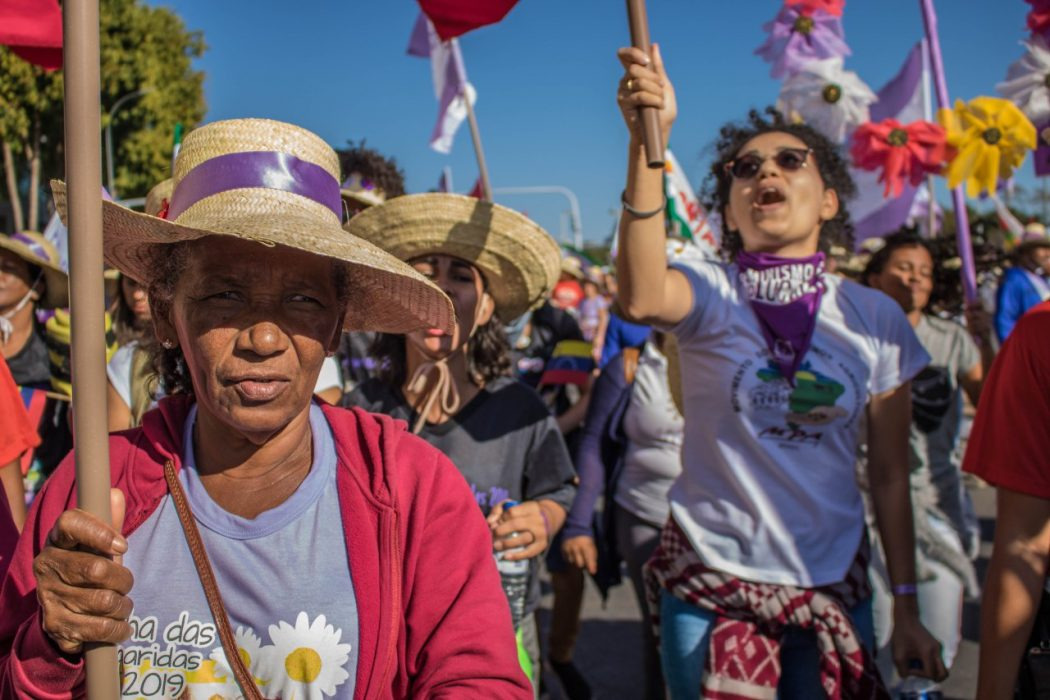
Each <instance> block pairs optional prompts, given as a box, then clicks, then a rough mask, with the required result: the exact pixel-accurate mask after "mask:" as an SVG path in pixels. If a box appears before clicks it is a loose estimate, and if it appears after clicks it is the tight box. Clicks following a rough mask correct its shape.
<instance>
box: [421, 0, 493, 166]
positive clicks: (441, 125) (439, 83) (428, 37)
mask: <svg viewBox="0 0 1050 700" xmlns="http://www.w3.org/2000/svg"><path fill="white" fill-rule="evenodd" d="M408 54H409V55H410V56H420V57H427V56H429V57H430V70H431V72H432V74H433V79H434V96H435V97H437V100H438V105H439V106H438V118H437V123H436V124H435V125H434V131H433V132H432V133H431V135H430V147H431V148H433V149H434V150H435V151H437V152H438V153H449V152H451V151H452V139H453V137H454V136H455V135H456V130H457V129H458V128H459V125H460V124H462V123H463V120H464V119H466V118H467V104H466V99H469V100H470V104H472V105H473V104H474V103H475V101H476V100H477V95H476V94H475V92H474V86H473V85H471V84H470V83H469V82H467V70H466V68H465V66H464V65H463V55H462V54H461V53H460V52H459V43H458V42H457V41H456V40H455V39H452V40H450V41H441V38H440V37H438V35H437V32H436V31H434V25H433V24H431V22H430V20H428V19H427V17H426V15H424V14H423V13H422V12H420V13H419V18H418V19H417V20H416V24H415V26H414V27H413V28H412V36H411V37H410V38H409V41H408Z"/></svg>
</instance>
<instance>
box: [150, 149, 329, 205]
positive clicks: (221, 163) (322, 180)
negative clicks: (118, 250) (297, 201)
mask: <svg viewBox="0 0 1050 700" xmlns="http://www.w3.org/2000/svg"><path fill="white" fill-rule="evenodd" d="M248 187H263V188H266V189H270V190H280V191H281V192H291V193H292V194H297V195H299V196H301V197H306V198H307V199H311V200H313V201H315V202H317V203H318V204H323V205H324V206H326V207H328V208H329V209H331V210H332V212H333V213H334V214H335V215H336V216H337V217H340V218H341V217H342V215H343V205H342V199H341V198H340V196H339V180H337V179H336V178H334V177H332V174H331V173H330V172H328V171H327V170H325V169H324V168H322V167H321V166H320V165H317V164H316V163H310V162H309V161H305V160H302V159H301V158H296V157H295V156H293V155H291V154H288V153H279V152H276V151H246V152H243V153H227V154H225V155H221V156H216V157H214V158H209V159H208V160H206V161H204V162H203V163H201V164H200V165H198V166H197V167H195V168H194V169H193V170H191V171H189V172H188V173H186V176H185V177H183V178H182V179H181V180H179V182H178V184H177V185H176V186H175V191H174V192H172V194H171V201H170V202H169V204H168V214H167V218H168V219H169V220H174V219H176V218H178V217H179V215H180V214H182V213H183V212H184V211H186V210H187V209H189V208H190V207H192V206H193V205H194V204H196V203H197V202H199V201H201V200H202V199H204V198H205V197H211V196H212V195H216V194H221V193H222V192H229V191H230V190H239V189H244V188H248Z"/></svg>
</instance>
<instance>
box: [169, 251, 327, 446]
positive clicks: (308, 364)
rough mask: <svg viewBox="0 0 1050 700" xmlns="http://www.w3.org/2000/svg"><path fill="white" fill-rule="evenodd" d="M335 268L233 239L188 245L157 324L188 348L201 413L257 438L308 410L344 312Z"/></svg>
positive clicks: (311, 257) (184, 349) (293, 253)
mask: <svg viewBox="0 0 1050 700" xmlns="http://www.w3.org/2000/svg"><path fill="white" fill-rule="evenodd" d="M334 264H335V263H333V261H331V260H328V259H326V258H322V257H320V256H316V255H311V254H309V253H305V252H302V251H299V250H294V249H291V248H285V247H282V246H276V247H273V248H268V247H264V246H261V245H259V244H258V243H253V242H250V241H243V240H239V239H236V238H228V237H219V236H214V237H208V238H204V239H201V240H199V241H194V242H193V243H191V244H190V249H189V260H188V262H187V264H186V267H185V270H184V271H183V272H182V273H181V275H180V276H179V279H178V281H177V282H176V285H175V294H174V298H173V300H172V303H171V308H170V309H167V308H165V309H164V310H163V313H162V312H161V310H159V309H156V308H155V311H157V313H156V314H155V316H154V324H155V327H156V331H157V335H158V338H159V339H160V340H162V341H163V340H165V339H177V342H178V344H179V346H180V347H181V348H182V352H183V354H184V355H185V357H186V364H187V365H188V368H189V373H190V377H191V379H192V381H193V390H194V392H195V394H196V398H197V403H198V406H200V408H201V410H207V411H208V412H209V413H210V414H212V415H213V416H214V417H216V418H217V419H218V420H219V421H221V422H222V423H224V424H226V425H228V426H229V427H231V428H233V429H234V430H235V431H236V432H238V433H240V434H241V435H243V436H245V437H246V438H248V439H249V440H252V441H253V442H256V443H257V444H260V443H262V442H265V441H266V440H267V439H269V437H270V436H272V435H273V434H274V433H276V432H278V431H279V430H281V429H283V428H284V427H285V426H287V425H288V424H289V423H290V422H291V421H292V419H294V418H295V417H297V416H299V415H301V414H302V413H303V412H304V411H306V410H308V406H309V404H310V399H311V396H312V395H313V390H314V385H315V384H316V382H317V376H318V374H319V372H320V370H321V363H322V362H323V361H324V359H325V356H326V355H327V353H328V352H334V351H335V349H336V347H337V346H338V344H339V336H340V333H341V331H342V325H343V316H344V315H345V312H346V309H345V306H344V305H343V304H342V303H341V302H340V300H339V293H338V290H337V288H336V282H335V276H334V267H333V266H334Z"/></svg>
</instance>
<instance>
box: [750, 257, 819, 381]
mask: <svg viewBox="0 0 1050 700" xmlns="http://www.w3.org/2000/svg"><path fill="white" fill-rule="evenodd" d="M736 263H737V266H738V267H739V268H740V272H739V277H740V282H741V284H743V286H744V290H745V293H746V294H747V298H748V300H749V301H750V302H751V308H752V309H753V310H754V312H755V316H757V317H758V325H759V327H760V328H761V329H762V336H763V337H764V338H765V339H766V347H767V348H769V353H770V354H771V355H772V356H773V361H774V362H775V363H776V365H777V367H779V368H780V373H781V374H782V375H784V377H785V378H786V379H787V380H788V382H789V383H790V384H791V385H792V386H794V385H795V373H796V372H797V371H798V368H799V365H801V364H802V359H803V358H804V357H805V356H806V352H808V351H809V344H810V342H811V341H812V340H813V331H814V330H815V329H816V327H817V311H818V310H819V309H820V299H821V297H822V296H824V291H825V289H826V288H827V287H826V286H825V284H824V254H823V253H817V254H816V255H811V256H809V257H807V258H782V257H779V256H776V255H770V254H768V253H749V252H747V251H742V252H740V253H738V254H737V257H736Z"/></svg>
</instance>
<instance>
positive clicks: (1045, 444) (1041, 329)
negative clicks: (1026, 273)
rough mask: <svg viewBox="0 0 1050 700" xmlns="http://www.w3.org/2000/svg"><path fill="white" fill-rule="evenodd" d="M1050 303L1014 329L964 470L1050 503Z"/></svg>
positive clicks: (985, 397) (980, 411) (991, 377)
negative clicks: (1049, 465)
mask: <svg viewBox="0 0 1050 700" xmlns="http://www.w3.org/2000/svg"><path fill="white" fill-rule="evenodd" d="M1048 454H1050V301H1047V302H1043V303H1042V304H1039V305H1038V306H1034V307H1032V309H1030V310H1029V311H1028V313H1026V314H1025V315H1024V316H1022V317H1021V320H1020V321H1018V322H1017V325H1016V326H1014V330H1013V332H1012V333H1011V334H1010V337H1009V338H1007V339H1006V343H1004V344H1003V348H1002V350H1001V351H1000V352H999V356H998V357H996V358H995V364H993V365H992V370H991V372H990V373H989V374H988V379H987V380H986V381H985V384H984V389H983V390H982V392H981V401H980V403H979V405H978V407H977V418H976V419H975V420H974V423H973V430H972V431H971V433H970V441H969V445H968V446H967V448H966V459H965V461H964V462H963V470H964V471H968V472H970V473H971V474H976V475H977V476H979V477H981V478H982V479H984V480H985V481H987V482H988V483H990V484H992V485H993V486H1001V487H1003V488H1006V489H1009V490H1011V491H1017V492H1019V493H1023V494H1027V495H1030V496H1037V497H1039V498H1045V499H1047V500H1050V468H1048V466H1047V465H1048V464H1050V461H1048V460H1050V458H1048V456H1047V455H1048Z"/></svg>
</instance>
